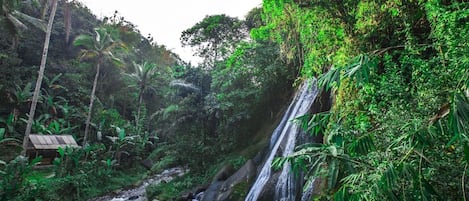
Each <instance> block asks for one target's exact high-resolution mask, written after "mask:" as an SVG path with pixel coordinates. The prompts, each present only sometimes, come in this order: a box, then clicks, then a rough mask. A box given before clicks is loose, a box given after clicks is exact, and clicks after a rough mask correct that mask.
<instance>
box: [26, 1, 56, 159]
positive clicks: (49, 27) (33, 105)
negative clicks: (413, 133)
mask: <svg viewBox="0 0 469 201" xmlns="http://www.w3.org/2000/svg"><path fill="white" fill-rule="evenodd" d="M57 1H58V0H52V10H51V13H50V16H49V23H48V24H47V31H46V38H45V41H44V49H43V51H42V59H41V65H40V67H39V75H38V77H37V80H36V87H35V89H34V94H33V100H32V103H31V108H30V110H29V118H28V123H27V125H26V131H25V132H24V138H23V150H24V151H25V153H26V148H27V146H28V139H29V134H31V127H32V125H33V120H34V113H36V106H37V101H38V99H39V92H40V90H41V84H42V79H43V77H44V70H45V68H46V61H47V53H48V52H49V41H50V35H51V33H52V24H53V23H54V17H55V13H56V11H57Z"/></svg>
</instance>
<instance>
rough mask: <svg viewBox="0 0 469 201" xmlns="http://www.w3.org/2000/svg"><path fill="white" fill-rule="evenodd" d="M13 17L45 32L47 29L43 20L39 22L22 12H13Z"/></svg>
mask: <svg viewBox="0 0 469 201" xmlns="http://www.w3.org/2000/svg"><path fill="white" fill-rule="evenodd" d="M13 15H14V16H16V17H18V18H19V19H22V20H24V21H26V22H28V23H29V24H31V25H33V26H34V27H36V28H38V29H40V30H42V31H44V32H46V29H47V23H46V22H45V21H44V20H41V19H39V18H35V17H31V16H29V15H26V14H24V13H22V12H19V11H15V12H13Z"/></svg>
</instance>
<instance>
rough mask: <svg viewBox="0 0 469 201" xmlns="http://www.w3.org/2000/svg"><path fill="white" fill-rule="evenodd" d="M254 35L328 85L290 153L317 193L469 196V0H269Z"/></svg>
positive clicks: (339, 196)
mask: <svg viewBox="0 0 469 201" xmlns="http://www.w3.org/2000/svg"><path fill="white" fill-rule="evenodd" d="M263 8H264V11H265V12H264V18H265V19H266V21H267V24H266V26H263V27H261V28H259V29H256V30H255V31H254V32H253V33H254V34H255V35H256V36H257V37H262V38H270V39H273V40H275V41H277V43H278V44H279V45H280V47H281V49H282V53H283V55H284V57H285V58H287V59H289V60H290V61H292V62H295V61H296V60H297V61H298V63H300V64H301V65H302V68H301V74H302V75H303V76H306V77H311V76H314V77H317V78H318V83H319V86H320V88H321V89H322V90H331V91H332V92H333V97H332V98H333V100H334V104H333V107H332V109H331V110H330V111H328V112H323V113H318V114H314V115H308V116H305V117H304V118H301V119H302V120H303V126H304V128H305V129H306V130H308V131H309V132H310V133H311V134H314V135H317V134H323V141H322V142H318V143H313V144H309V145H305V146H302V147H299V148H298V149H297V150H298V151H297V152H295V153H294V154H293V155H292V156H290V157H287V158H279V159H277V160H276V161H275V162H274V165H277V166H278V165H281V164H283V163H284V162H286V161H289V162H291V163H292V164H293V166H294V167H296V169H297V171H298V170H306V171H307V172H308V174H307V176H306V177H307V178H308V180H309V182H312V181H313V178H315V177H319V178H321V182H319V183H321V184H320V186H321V188H322V194H321V195H318V196H317V197H316V199H320V200H466V199H467V190H468V188H469V186H468V185H467V164H468V162H469V157H468V156H469V146H468V142H469V141H468V138H467V134H468V131H469V118H468V117H469V116H468V115H469V110H468V109H469V101H468V96H469V94H468V89H469V60H468V55H469V54H468V53H469V45H468V40H467V34H468V33H469V18H468V16H469V3H468V2H466V1H438V0H430V1H398V0H388V1H359V0H350V1H348V0H347V1H342V0H341V1H314V0H312V1H304V0H299V1H296V0H284V1H275V0H265V1H264V4H263Z"/></svg>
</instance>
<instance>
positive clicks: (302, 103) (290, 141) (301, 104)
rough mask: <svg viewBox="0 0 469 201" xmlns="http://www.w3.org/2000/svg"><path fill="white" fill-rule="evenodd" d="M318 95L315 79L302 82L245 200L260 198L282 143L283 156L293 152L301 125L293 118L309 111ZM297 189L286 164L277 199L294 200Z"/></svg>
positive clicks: (273, 135) (275, 133) (281, 176)
mask: <svg viewBox="0 0 469 201" xmlns="http://www.w3.org/2000/svg"><path fill="white" fill-rule="evenodd" d="M316 95H317V89H316V82H315V81H311V80H309V81H306V82H304V83H303V84H302V86H301V87H300V89H299V91H298V92H297V94H296V96H295V98H294V99H293V100H292V103H291V104H290V106H289V107H288V109H287V111H286V112H285V114H284V116H283V118H282V120H281V121H280V123H279V125H278V126H277V128H276V129H275V130H274V132H273V133H272V137H271V143H270V145H269V148H270V152H269V153H268V157H267V159H266V160H265V162H264V164H263V166H262V169H261V172H260V173H259V175H258V176H257V179H256V181H255V182H254V184H253V186H252V187H251V189H250V191H249V193H248V195H247V196H246V199H245V201H256V200H257V199H258V198H259V196H260V194H261V192H262V189H263V188H264V185H265V184H266V183H267V181H268V180H269V178H270V176H271V173H272V170H271V164H272V161H273V159H274V157H275V154H276V153H277V151H278V149H279V147H280V145H281V144H282V143H285V147H284V148H283V150H282V151H283V152H282V156H286V155H289V154H291V153H292V152H293V149H294V148H295V140H296V137H297V133H298V132H299V127H298V125H297V124H296V123H295V122H292V120H293V119H294V118H296V117H298V116H301V115H304V114H305V113H306V112H308V110H309V108H310V107H311V105H312V104H313V102H314V99H315V98H316ZM295 190H296V189H295V188H294V178H293V175H292V174H291V172H290V165H289V164H285V166H284V167H283V169H282V173H281V175H280V177H279V179H278V183H277V185H276V191H277V192H276V200H282V201H294V200H295V197H296V196H295Z"/></svg>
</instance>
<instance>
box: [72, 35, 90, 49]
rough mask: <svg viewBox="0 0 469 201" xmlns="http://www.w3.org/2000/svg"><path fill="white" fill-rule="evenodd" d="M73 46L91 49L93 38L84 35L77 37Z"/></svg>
mask: <svg viewBox="0 0 469 201" xmlns="http://www.w3.org/2000/svg"><path fill="white" fill-rule="evenodd" d="M73 45H75V46H83V47H85V48H87V49H93V45H94V43H93V38H92V37H91V36H89V35H85V34H82V35H79V36H77V37H76V38H75V40H74V41H73Z"/></svg>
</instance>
